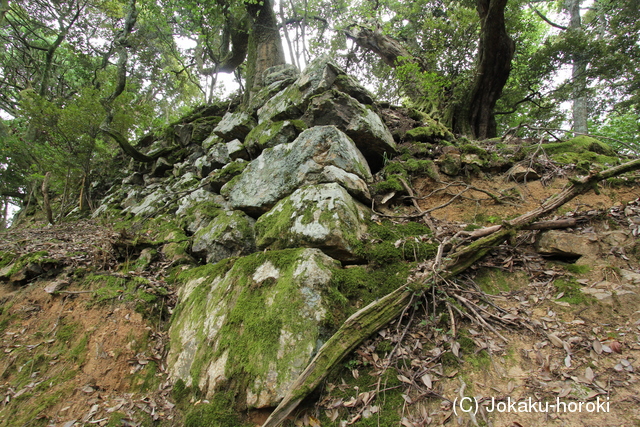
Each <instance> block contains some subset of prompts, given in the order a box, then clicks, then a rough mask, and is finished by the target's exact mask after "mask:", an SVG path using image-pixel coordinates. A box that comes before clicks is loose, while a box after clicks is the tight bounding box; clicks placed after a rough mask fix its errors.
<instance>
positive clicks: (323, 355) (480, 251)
mask: <svg viewBox="0 0 640 427" xmlns="http://www.w3.org/2000/svg"><path fill="white" fill-rule="evenodd" d="M637 169H640V159H639V160H634V161H631V162H628V163H625V164H623V165H620V166H616V167H614V168H611V169H607V170H605V171H602V172H599V173H593V174H591V175H589V176H588V177H585V178H583V179H580V180H575V181H574V182H573V183H572V184H571V185H569V186H567V187H566V188H565V189H564V190H563V191H561V192H560V193H558V194H557V195H555V196H553V197H550V198H549V199H547V200H546V201H545V202H544V203H542V205H541V206H540V207H538V208H537V209H534V210H532V211H530V212H527V213H525V214H523V215H521V216H519V217H517V218H515V219H513V220H511V221H506V222H505V223H504V224H502V225H501V226H500V227H499V229H498V230H497V231H495V232H494V233H493V234H491V235H489V236H486V237H483V238H482V239H480V240H477V241H475V242H473V243H471V244H469V245H468V246H466V247H464V248H462V249H460V250H458V251H456V252H455V253H453V254H450V255H449V256H448V257H447V258H445V261H444V262H443V263H442V265H441V266H440V267H439V268H436V269H435V270H428V271H416V272H415V273H414V274H413V275H412V277H411V278H410V280H409V281H408V283H407V284H405V285H404V286H402V287H400V288H398V289H396V290H395V291H393V292H391V293H390V294H388V295H386V296H385V297H383V298H381V299H379V300H377V301H374V302H372V303H371V304H369V305H367V306H366V307H364V308H362V309H360V310H359V311H358V312H356V313H354V314H353V315H352V316H351V317H349V318H348V319H347V320H346V321H345V322H344V324H343V325H342V326H341V327H340V329H338V331H337V332H336V333H335V334H334V335H333V336H332V337H331V338H330V339H329V340H328V341H327V342H326V343H325V344H324V345H323V346H322V348H320V350H319V351H318V353H317V354H316V356H315V357H314V358H313V360H311V362H310V363H309V365H308V366H307V368H306V369H305V370H304V371H303V372H302V374H300V376H299V377H298V378H297V379H296V381H295V382H294V383H293V384H292V385H291V387H290V389H289V391H288V392H287V394H286V395H285V396H284V398H283V400H282V402H280V404H279V405H278V407H277V408H276V409H275V410H274V411H273V413H272V414H271V415H270V416H269V418H268V419H267V420H266V421H265V423H264V424H263V425H262V427H276V426H279V425H280V424H281V423H282V422H283V421H284V419H285V418H286V417H287V416H288V415H289V414H290V413H291V412H292V411H293V410H294V409H295V408H296V407H297V406H298V404H299V403H300V402H301V401H302V400H303V399H304V398H305V397H307V396H308V395H309V394H310V393H311V392H312V391H313V390H314V389H315V388H316V387H317V386H318V385H319V384H320V382H321V381H322V380H323V379H324V378H325V377H326V376H327V375H328V373H329V372H330V371H331V369H332V368H333V367H334V366H336V365H337V364H338V363H340V361H341V360H342V359H343V358H344V357H345V356H347V355H348V354H349V353H351V351H352V350H353V349H355V348H356V347H357V346H358V345H359V344H360V343H361V342H362V341H364V340H365V339H366V338H368V337H369V336H370V335H371V334H373V333H374V332H375V331H377V330H379V329H380V328H382V327H384V326H385V325H386V324H387V323H389V322H390V321H391V320H393V319H395V318H396V317H398V316H399V315H400V314H401V313H402V312H403V311H404V309H405V307H406V305H407V304H408V303H409V301H411V299H412V295H414V294H415V293H418V294H420V295H421V294H423V293H424V292H426V291H427V290H429V289H435V287H437V286H438V285H439V284H440V283H442V282H443V281H444V280H447V279H449V278H451V277H454V276H456V275H458V274H460V273H461V272H463V271H464V270H466V269H467V268H469V267H470V266H471V265H473V264H474V263H475V262H476V261H478V260H479V259H481V258H483V257H484V256H485V255H486V254H487V253H488V252H489V251H490V250H491V249H493V248H495V247H496V246H498V245H499V244H501V243H503V242H504V241H505V240H507V239H508V238H509V237H511V236H515V233H516V232H517V231H518V230H520V229H523V228H524V227H526V226H528V225H530V224H531V223H532V222H533V221H535V220H536V219H537V218H539V217H541V216H543V215H546V214H548V213H550V212H552V211H554V210H555V209H557V208H559V207H560V206H562V205H563V204H565V203H567V202H568V201H569V200H571V199H573V198H574V197H576V196H578V195H580V194H583V193H586V192H587V191H589V190H590V189H593V188H594V187H595V186H596V185H597V183H598V182H599V181H601V180H603V179H606V178H610V177H613V176H617V175H620V174H623V173H626V172H629V171H632V170H637ZM458 299H459V300H460V298H458ZM461 302H463V303H465V302H468V300H466V299H465V300H464V301H462V300H461ZM465 306H467V307H469V306H471V307H473V305H471V304H469V305H466V304H465ZM475 314H476V315H477V317H478V318H480V317H479V316H480V315H479V314H478V313H475ZM485 323H486V322H485ZM489 329H492V330H494V331H495V328H492V327H490V325H489ZM495 332H496V333H498V332H497V331H495ZM498 335H499V334H498ZM499 336H500V335H499ZM501 338H503V337H501Z"/></svg>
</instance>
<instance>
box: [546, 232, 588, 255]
mask: <svg viewBox="0 0 640 427" xmlns="http://www.w3.org/2000/svg"><path fill="white" fill-rule="evenodd" d="M536 250H537V251H538V252H539V253H541V254H543V255H552V256H559V257H567V258H578V257H582V256H587V257H592V256H595V255H597V254H598V252H599V245H598V241H597V237H596V236H595V235H583V234H574V233H567V232H564V231H557V230H549V231H545V232H544V233H541V234H540V235H539V236H538V238H537V239H536Z"/></svg>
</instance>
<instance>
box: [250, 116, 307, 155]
mask: <svg viewBox="0 0 640 427" xmlns="http://www.w3.org/2000/svg"><path fill="white" fill-rule="evenodd" d="M305 129H307V125H306V124H305V122H303V121H302V120H283V121H279V122H271V121H264V122H262V123H260V124H259V125H258V126H256V127H255V128H253V129H252V130H251V132H249V134H248V135H247V137H246V138H245V141H244V145H245V147H246V149H247V150H248V151H249V152H250V153H251V155H253V156H258V155H259V154H260V153H262V151H263V150H264V149H265V148H271V147H275V146H276V145H280V144H288V143H290V142H293V140H295V139H296V138H297V137H298V135H300V133H301V132H302V131H303V130H305Z"/></svg>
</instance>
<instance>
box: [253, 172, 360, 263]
mask: <svg viewBox="0 0 640 427" xmlns="http://www.w3.org/2000/svg"><path fill="white" fill-rule="evenodd" d="M369 216H370V212H369V209H367V208H366V207H365V206H364V205H362V204H360V203H358V202H356V201H355V200H354V199H353V198H352V197H351V195H350V194H349V193H348V192H347V191H346V190H345V189H344V188H342V187H341V186H340V185H338V184H336V183H331V184H319V185H311V186H307V187H303V188H300V189H298V190H296V191H295V192H294V193H293V194H291V195H290V196H288V197H286V198H284V199H282V200H280V201H279V202H278V203H277V204H276V205H275V206H274V207H273V209H271V210H270V211H269V212H267V213H266V214H264V215H262V216H261V217H260V218H259V219H258V221H257V222H256V243H257V246H258V249H266V248H270V249H285V248H297V247H315V248H319V249H322V251H323V252H325V253H326V254H328V255H329V256H331V257H333V258H335V259H338V260H340V261H346V262H353V261H358V260H360V261H361V260H362V258H361V257H360V256H358V255H356V254H355V253H354V251H355V246H354V243H356V242H358V240H359V239H360V237H362V235H363V233H364V231H365V230H366V226H365V220H366V218H368V217H369Z"/></svg>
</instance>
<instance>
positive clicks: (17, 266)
mask: <svg viewBox="0 0 640 427" xmlns="http://www.w3.org/2000/svg"><path fill="white" fill-rule="evenodd" d="M14 259H15V258H14ZM14 259H12V260H11V261H7V262H6V264H9V263H10V262H13V264H11V267H10V268H9V267H8V270H7V272H6V273H5V274H4V276H6V277H11V276H12V275H13V274H15V273H17V272H19V271H20V270H22V269H23V268H24V267H26V266H27V265H29V264H38V265H44V264H52V265H56V264H58V261H57V260H55V259H53V258H49V252H47V251H37V252H31V253H28V254H25V255H22V256H20V257H19V258H18V259H15V261H14Z"/></svg>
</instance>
